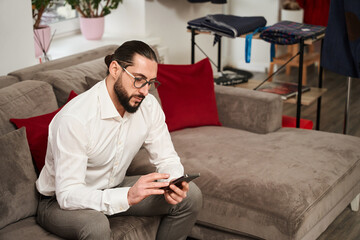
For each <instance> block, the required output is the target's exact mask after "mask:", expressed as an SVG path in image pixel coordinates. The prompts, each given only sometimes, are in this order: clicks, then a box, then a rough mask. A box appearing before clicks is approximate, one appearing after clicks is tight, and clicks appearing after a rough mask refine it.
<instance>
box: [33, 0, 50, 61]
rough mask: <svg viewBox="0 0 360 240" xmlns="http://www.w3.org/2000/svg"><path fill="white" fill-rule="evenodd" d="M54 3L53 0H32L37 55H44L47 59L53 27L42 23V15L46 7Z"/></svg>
mask: <svg viewBox="0 0 360 240" xmlns="http://www.w3.org/2000/svg"><path fill="white" fill-rule="evenodd" d="M52 3H53V0H31V4H32V16H33V20H34V25H33V29H34V45H35V56H36V57H40V56H42V55H44V57H45V59H47V56H46V53H47V51H48V50H49V46H50V37H51V29H50V27H49V26H48V25H41V24H40V23H41V17H42V15H43V13H44V11H45V9H46V8H47V7H49V6H51V4H52Z"/></svg>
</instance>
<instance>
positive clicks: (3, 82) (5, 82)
mask: <svg viewBox="0 0 360 240" xmlns="http://www.w3.org/2000/svg"><path fill="white" fill-rule="evenodd" d="M17 82H19V79H18V78H17V77H14V76H9V75H8V76H0V88H3V87H7V86H10V85H12V84H14V83H17Z"/></svg>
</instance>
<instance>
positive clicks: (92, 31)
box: [80, 17, 105, 40]
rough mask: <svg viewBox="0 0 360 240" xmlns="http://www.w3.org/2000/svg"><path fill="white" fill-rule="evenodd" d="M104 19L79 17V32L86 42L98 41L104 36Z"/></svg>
mask: <svg viewBox="0 0 360 240" xmlns="http://www.w3.org/2000/svg"><path fill="white" fill-rule="evenodd" d="M104 23H105V20H104V17H98V18H84V17H80V30H81V33H82V34H83V36H84V37H85V38H86V39H87V40H100V39H101V38H102V35H103V34H104Z"/></svg>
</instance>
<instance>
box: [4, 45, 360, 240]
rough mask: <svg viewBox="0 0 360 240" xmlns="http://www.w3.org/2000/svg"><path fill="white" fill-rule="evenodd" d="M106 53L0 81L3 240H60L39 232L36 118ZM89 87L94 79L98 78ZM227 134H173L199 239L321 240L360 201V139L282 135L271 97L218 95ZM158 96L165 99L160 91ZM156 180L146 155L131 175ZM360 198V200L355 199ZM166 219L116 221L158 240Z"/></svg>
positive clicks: (99, 71) (119, 231) (218, 130)
mask: <svg viewBox="0 0 360 240" xmlns="http://www.w3.org/2000/svg"><path fill="white" fill-rule="evenodd" d="M116 48H117V46H115V45H111V46H105V47H101V48H98V49H94V50H91V51H88V52H86V53H83V54H76V55H73V56H69V57H66V58H63V59H58V60H54V61H50V62H47V63H43V64H40V65H36V66H32V67H29V68H25V69H20V70H18V71H14V72H12V73H9V74H8V75H7V76H2V77H0V87H2V88H1V89H0V121H1V123H0V149H1V156H2V157H1V159H0V203H1V205H0V216H1V217H0V219H1V220H0V239H59V238H58V237H56V236H54V235H52V234H50V233H48V232H46V231H45V230H44V229H42V228H41V227H40V226H39V225H37V224H36V216H35V215H36V208H37V202H38V195H37V192H36V190H35V185H34V182H35V180H36V178H37V175H36V171H35V169H34V165H33V163H32V159H31V155H30V152H29V147H28V145H27V141H26V136H25V131H24V129H19V130H16V127H15V126H14V125H12V124H11V123H10V122H9V119H10V118H28V117H33V116H38V115H41V114H45V113H49V112H52V111H54V110H56V109H57V108H58V107H61V106H62V105H63V104H64V103H65V102H66V99H67V97H68V95H69V93H70V91H71V90H74V91H75V92H76V93H78V94H80V93H82V92H84V91H86V90H87V89H88V88H89V87H90V86H91V85H92V84H91V82H90V81H89V79H88V78H87V80H86V78H85V77H91V78H92V79H93V80H94V79H95V80H101V79H103V78H104V77H105V74H106V66H105V64H103V57H104V56H105V55H107V54H109V53H111V52H113V51H114V50H115V49H116ZM90 80H91V79H90ZM215 93H216V101H217V107H218V112H219V119H220V122H221V123H222V125H223V126H203V127H196V128H187V129H182V130H178V131H174V132H171V137H172V140H173V143H174V145H175V149H176V150H177V152H178V154H179V156H180V157H181V161H182V163H183V165H184V167H185V172H189V173H190V172H200V173H201V177H200V178H198V179H196V180H195V182H196V184H197V185H198V186H199V187H200V189H201V190H202V193H203V197H204V199H203V208H202V210H201V212H200V214H199V217H198V220H197V223H196V225H195V227H194V228H193V229H192V232H191V235H190V236H191V237H193V238H197V239H242V237H243V236H252V237H254V238H263V239H274V240H275V239H276V240H281V239H316V238H317V237H318V236H319V235H320V234H321V233H322V232H323V231H324V230H325V229H326V228H327V226H329V224H330V223H331V222H332V221H333V220H334V219H335V218H336V217H337V216H338V215H339V214H340V213H341V212H342V211H343V210H344V209H345V208H346V207H347V206H348V205H349V204H350V202H352V201H353V202H352V203H353V206H355V205H356V204H357V203H358V202H356V201H359V200H358V196H359V193H360V183H359V182H360V148H359V146H360V139H359V138H357V137H352V136H345V135H340V134H334V133H327V132H321V131H313V130H303V129H294V128H281V115H282V101H281V99H280V97H278V96H277V95H273V94H268V93H262V92H255V91H250V90H246V89H241V88H232V87H224V86H215ZM152 94H154V95H157V93H156V92H153V93H152ZM152 171H154V167H153V166H152V165H150V163H149V162H148V161H147V153H146V152H145V151H144V150H142V149H141V150H140V151H139V153H138V155H137V156H136V157H135V159H134V161H133V163H132V164H131V166H130V168H129V169H128V172H127V174H128V175H139V174H145V173H148V172H152ZM356 197H357V199H356ZM159 222H160V218H159V217H116V218H110V224H111V229H112V230H113V232H114V236H115V239H154V238H155V235H156V230H157V227H158V224H159Z"/></svg>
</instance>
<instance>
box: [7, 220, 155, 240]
mask: <svg viewBox="0 0 360 240" xmlns="http://www.w3.org/2000/svg"><path fill="white" fill-rule="evenodd" d="M160 220H161V217H135V216H116V217H110V218H109V222H110V228H111V230H112V232H113V236H114V239H122V240H133V239H155V238H156V232H157V229H158V226H159V224H160ZM20 229H21V231H20ZM0 239H1V240H14V239H36V240H43V239H44V240H45V239H46V240H52V239H54V240H55V239H62V238H60V237H58V236H56V235H53V234H51V233H49V232H47V231H46V230H44V229H43V228H42V227H40V226H39V225H38V224H37V223H36V219H35V217H28V218H26V219H23V220H21V221H19V222H15V223H12V224H10V225H8V226H6V227H5V228H3V229H0Z"/></svg>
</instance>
